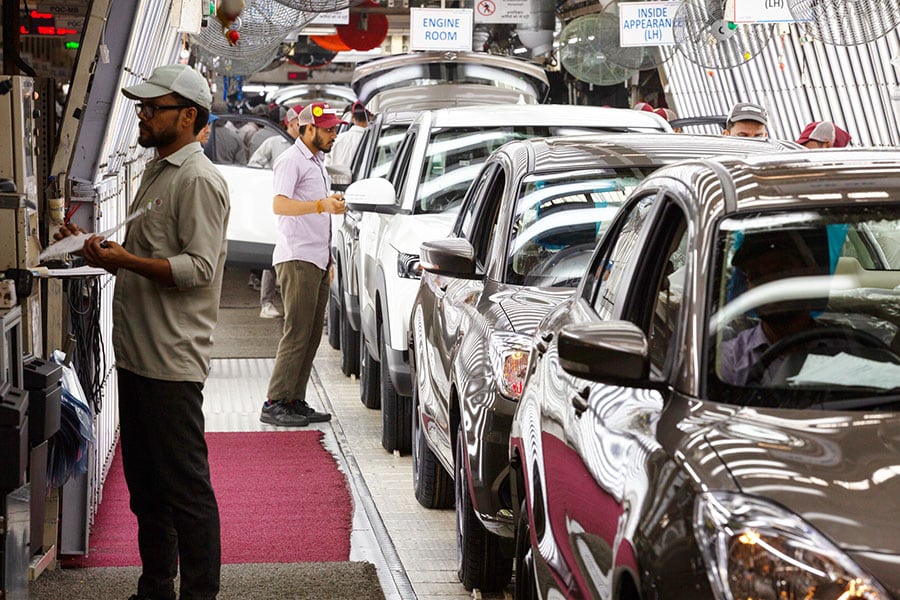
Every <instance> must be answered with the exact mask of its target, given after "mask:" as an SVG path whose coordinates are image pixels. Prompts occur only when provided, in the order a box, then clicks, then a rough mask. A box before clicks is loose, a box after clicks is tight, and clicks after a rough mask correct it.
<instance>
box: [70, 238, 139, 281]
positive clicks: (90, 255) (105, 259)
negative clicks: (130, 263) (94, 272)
mask: <svg viewBox="0 0 900 600" xmlns="http://www.w3.org/2000/svg"><path fill="white" fill-rule="evenodd" d="M81 255H82V256H84V260H85V261H87V264H89V265H90V266H92V267H100V268H101V269H106V270H107V271H108V272H110V273H112V274H113V275H115V274H116V271H118V269H119V266H120V265H121V264H123V261H124V259H125V258H126V257H127V256H128V255H129V254H128V251H127V250H125V248H123V247H122V246H120V245H119V244H117V243H115V242H111V241H109V240H106V239H104V238H102V237H100V236H99V235H92V236H91V237H89V238H88V239H87V240H86V241H85V242H84V248H83V249H82V250H81Z"/></svg>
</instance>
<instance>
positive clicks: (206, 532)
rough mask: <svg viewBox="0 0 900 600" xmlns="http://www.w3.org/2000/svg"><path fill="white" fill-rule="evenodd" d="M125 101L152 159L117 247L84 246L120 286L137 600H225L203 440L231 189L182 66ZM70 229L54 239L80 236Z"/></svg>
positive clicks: (156, 74)
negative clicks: (209, 151) (206, 147)
mask: <svg viewBox="0 0 900 600" xmlns="http://www.w3.org/2000/svg"><path fill="white" fill-rule="evenodd" d="M122 93H123V94H124V95H125V96H126V97H127V98H130V99H131V100H136V101H137V103H136V104H135V105H134V107H135V109H136V110H137V113H138V123H139V124H138V130H139V135H138V143H139V144H140V145H141V146H144V147H145V148H156V150H157V157H156V158H155V159H154V160H152V161H151V162H149V163H148V164H147V166H146V169H145V171H144V174H143V177H142V178H141V184H140V187H139V188H138V190H137V193H136V194H135V198H134V200H133V202H132V204H131V207H130V210H129V212H130V213H131V214H132V215H135V214H137V213H140V216H139V217H137V218H135V219H134V220H133V221H131V222H130V223H129V225H128V228H127V230H126V232H125V237H124V240H123V242H122V245H119V244H118V243H116V242H113V241H112V240H104V239H103V238H101V237H100V236H97V235H92V236H91V237H89V238H88V239H87V240H86V241H85V243H84V247H83V249H82V254H83V256H84V258H85V259H86V260H87V263H88V264H90V265H92V266H97V267H102V268H104V269H106V270H107V271H108V272H110V273H112V274H113V275H115V276H116V281H115V293H114V296H113V336H112V337H113V348H114V350H115V358H116V370H117V373H118V392H119V421H120V428H121V429H120V433H121V443H122V446H121V447H122V459H123V465H124V470H125V481H126V482H127V484H128V491H129V493H130V495H131V510H132V512H134V514H135V516H136V517H137V522H138V548H139V550H140V555H141V562H142V564H143V569H142V573H141V575H140V578H139V579H138V585H137V595H134V596H132V597H131V598H132V599H133V600H135V599H138V600H139V599H145V598H148V599H166V600H174V599H175V597H176V594H175V583H174V582H175V577H176V575H177V574H178V570H179V569H180V576H181V583H180V588H181V589H180V593H179V596H180V597H181V598H183V599H186V598H193V599H198V598H202V599H211V598H215V597H216V594H217V593H218V591H219V571H220V564H221V549H220V542H219V512H218V506H217V503H216V497H215V494H214V492H213V488H212V485H211V484H210V478H209V463H208V459H207V447H206V441H205V439H204V437H203V432H204V419H203V411H202V405H203V383H204V381H205V380H206V377H207V375H208V373H209V360H210V353H211V350H212V332H213V328H214V327H215V325H216V320H217V318H218V309H219V296H220V293H221V289H222V273H223V270H224V267H225V251H226V241H225V240H226V237H225V232H226V229H227V227H228V216H229V212H230V203H229V198H228V185H227V184H226V182H225V180H224V179H223V177H222V175H221V174H220V173H219V171H218V170H217V169H216V168H215V167H214V166H213V164H212V163H211V162H210V160H209V159H208V158H207V157H206V156H205V155H204V153H203V148H202V147H201V146H200V144H199V143H198V142H197V141H196V135H197V134H198V133H199V132H200V130H201V129H202V128H203V127H204V126H205V125H206V124H207V121H208V118H209V108H210V104H211V97H210V91H209V86H208V84H207V82H206V80H205V79H204V78H203V77H202V76H201V75H200V74H199V73H198V72H197V71H195V70H194V69H192V68H190V67H188V66H187V65H183V64H177V65H166V66H162V67H158V68H156V69H155V70H154V71H153V73H152V75H151V76H150V79H149V80H147V81H146V82H144V83H140V84H138V85H134V86H131V87H126V88H123V89H122ZM80 231H81V230H80V228H78V227H77V226H75V225H69V226H66V227H63V228H61V229H60V231H59V233H58V234H56V236H55V237H57V238H62V237H66V236H68V235H72V234H76V233H79V232H80Z"/></svg>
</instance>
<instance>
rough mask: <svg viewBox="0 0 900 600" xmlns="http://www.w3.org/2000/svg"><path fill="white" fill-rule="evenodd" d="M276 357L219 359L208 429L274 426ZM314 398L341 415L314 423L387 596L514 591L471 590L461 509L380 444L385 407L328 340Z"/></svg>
mask: <svg viewBox="0 0 900 600" xmlns="http://www.w3.org/2000/svg"><path fill="white" fill-rule="evenodd" d="M273 362H274V361H273V360H272V359H243V358H242V359H215V360H214V361H213V364H212V371H211V373H210V377H209V379H208V380H207V384H206V388H205V390H204V394H205V397H206V401H205V411H204V412H205V413H206V418H207V422H206V426H207V430H208V431H268V430H274V429H276V428H275V427H273V426H270V425H265V424H263V423H260V422H259V409H260V406H261V403H262V402H263V400H264V399H265V393H266V384H267V382H268V376H269V373H270V372H271V369H272V364H273ZM312 383H313V386H311V387H312V389H315V391H316V397H314V398H309V400H310V403H311V404H313V405H315V406H316V407H317V408H320V409H325V410H328V411H329V412H332V413H333V414H334V415H335V419H334V420H333V421H332V423H325V424H317V425H313V426H314V427H317V428H319V429H321V430H322V431H324V432H325V434H326V436H325V439H326V445H327V446H328V447H329V448H331V449H332V450H333V451H334V452H335V454H336V456H338V459H339V462H340V463H341V464H342V468H343V470H344V472H345V473H346V474H347V475H348V481H349V482H350V487H351V490H352V492H353V498H354V502H355V507H354V508H355V510H354V528H353V533H352V538H351V540H352V549H351V555H350V560H351V561H366V562H371V563H372V564H374V565H375V566H376V568H377V570H378V576H379V580H380V581H381V584H382V589H383V591H384V594H385V597H386V598H388V599H393V598H403V599H404V600H405V599H407V598H419V599H423V600H425V599H430V598H434V599H436V600H445V599H462V598H473V597H474V598H479V597H484V598H511V595H510V594H509V593H506V594H491V595H487V594H485V595H484V596H481V594H480V593H478V592H475V593H472V592H466V590H465V589H464V588H463V587H462V585H460V583H459V580H458V579H457V576H456V541H455V533H454V512H453V511H452V510H442V511H434V510H427V509H425V508H423V507H422V506H420V505H419V504H418V502H416V500H415V497H414V496H413V493H412V461H411V459H410V457H409V456H400V455H398V454H388V453H387V452H385V450H384V449H383V448H382V447H381V413H380V411H374V410H369V409H366V408H365V407H364V406H363V405H362V403H361V402H360V401H359V382H358V381H357V380H356V379H355V378H348V377H345V376H344V375H343V374H342V373H341V371H340V355H339V353H338V352H337V351H335V350H333V349H332V348H331V347H330V346H328V344H327V342H326V341H325V340H324V339H323V340H322V344H321V346H320V348H319V352H318V355H317V357H316V362H315V372H314V377H313V382H312Z"/></svg>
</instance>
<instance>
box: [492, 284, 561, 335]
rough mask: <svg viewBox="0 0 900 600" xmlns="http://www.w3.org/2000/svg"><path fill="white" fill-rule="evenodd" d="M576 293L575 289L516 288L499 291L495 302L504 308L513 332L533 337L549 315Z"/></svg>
mask: <svg viewBox="0 0 900 600" xmlns="http://www.w3.org/2000/svg"><path fill="white" fill-rule="evenodd" d="M574 292H575V288H552V289H550V288H532V287H525V288H523V287H515V288H506V289H502V290H501V291H498V292H497V293H496V294H495V297H494V298H493V300H494V301H495V302H498V303H499V304H500V306H501V307H502V308H503V312H504V314H505V315H506V318H507V319H508V321H509V327H510V330H511V331H514V332H516V333H521V334H524V335H531V334H532V333H534V330H535V329H536V328H537V326H538V324H539V323H540V322H541V320H542V319H543V318H544V317H545V316H546V315H547V313H548V312H550V311H551V310H553V309H554V308H555V307H556V306H558V305H559V304H560V303H561V302H563V301H565V300H567V299H568V298H570V297H571V296H572V294H573V293H574ZM498 296H499V297H498Z"/></svg>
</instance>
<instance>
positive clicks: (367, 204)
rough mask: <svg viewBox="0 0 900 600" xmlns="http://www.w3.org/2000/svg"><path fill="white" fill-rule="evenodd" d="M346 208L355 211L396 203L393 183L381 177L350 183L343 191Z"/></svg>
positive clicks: (375, 210)
mask: <svg viewBox="0 0 900 600" xmlns="http://www.w3.org/2000/svg"><path fill="white" fill-rule="evenodd" d="M344 201H345V202H346V203H347V208H349V209H350V210H356V211H363V212H365V211H370V212H371V211H374V212H378V211H379V209H383V208H384V207H394V206H395V205H396V204H397V192H396V191H395V190H394V184H392V183H391V182H390V181H388V180H387V179H384V178H383V177H369V178H368V179H361V180H359V181H356V182H354V183H352V184H350V186H349V187H347V191H346V192H344Z"/></svg>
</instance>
